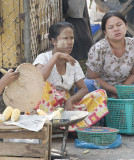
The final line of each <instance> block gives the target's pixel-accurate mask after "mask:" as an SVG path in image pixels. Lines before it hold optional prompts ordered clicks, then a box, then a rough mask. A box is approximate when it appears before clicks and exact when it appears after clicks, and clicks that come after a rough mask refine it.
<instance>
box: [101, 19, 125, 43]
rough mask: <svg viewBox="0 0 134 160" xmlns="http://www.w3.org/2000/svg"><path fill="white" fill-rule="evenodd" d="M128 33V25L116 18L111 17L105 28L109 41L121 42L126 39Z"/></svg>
mask: <svg viewBox="0 0 134 160" xmlns="http://www.w3.org/2000/svg"><path fill="white" fill-rule="evenodd" d="M126 32H127V25H126V24H125V23H124V21H123V20H122V19H120V18H118V17H116V16H113V17H110V18H109V19H108V20H107V22H106V26H105V31H104V33H105V35H106V37H107V38H108V39H109V40H112V41H119V40H122V39H124V37H125V35H126Z"/></svg>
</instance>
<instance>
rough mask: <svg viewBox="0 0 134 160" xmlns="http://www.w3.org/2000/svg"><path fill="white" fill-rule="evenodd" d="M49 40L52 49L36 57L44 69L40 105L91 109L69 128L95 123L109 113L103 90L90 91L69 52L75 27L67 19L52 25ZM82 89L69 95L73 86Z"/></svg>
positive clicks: (83, 109) (36, 60)
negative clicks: (84, 116) (42, 92)
mask: <svg viewBox="0 0 134 160" xmlns="http://www.w3.org/2000/svg"><path fill="white" fill-rule="evenodd" d="M49 39H50V41H51V42H52V44H53V49H52V50H51V51H48V52H46V53H42V54H40V55H38V56H37V58H36V59H35V61H34V63H33V64H34V65H36V66H37V68H38V69H39V70H40V71H41V72H42V75H43V78H44V81H45V85H44V94H43V97H42V100H41V101H40V103H39V104H38V106H37V108H40V109H43V110H44V111H46V112H50V111H54V110H56V108H57V107H58V106H62V105H64V106H65V110H67V111H74V110H76V111H88V112H89V115H88V116H87V118H85V120H83V121H81V122H80V123H77V124H76V125H74V126H71V127H70V128H69V130H70V131H74V130H75V128H76V127H83V126H89V125H93V124H94V123H96V122H97V121H99V120H100V119H101V118H102V117H104V116H105V115H106V114H107V113H108V109H107V105H106V100H107V95H106V93H105V91H104V90H102V89H101V90H97V91H94V92H92V93H88V89H87V87H86V85H85V83H84V80H83V79H84V77H85V76H84V73H83V71H82V69H81V67H80V65H79V63H78V61H77V60H75V59H74V58H73V57H72V56H70V53H71V51H72V49H73V44H74V28H73V25H72V24H70V23H68V22H60V23H57V24H53V25H52V26H51V27H50V29H49ZM74 84H75V85H76V86H77V87H78V89H79V91H78V92H77V93H76V94H74V95H72V96H70V95H69V91H70V89H71V88H72V86H73V85H74Z"/></svg>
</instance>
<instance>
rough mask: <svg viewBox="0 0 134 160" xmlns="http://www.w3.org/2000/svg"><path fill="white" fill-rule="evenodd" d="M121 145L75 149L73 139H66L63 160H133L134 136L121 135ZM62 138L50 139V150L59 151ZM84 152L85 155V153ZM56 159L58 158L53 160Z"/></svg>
mask: <svg viewBox="0 0 134 160" xmlns="http://www.w3.org/2000/svg"><path fill="white" fill-rule="evenodd" d="M121 137H122V144H121V146H120V147H118V148H114V149H104V150H101V149H83V148H76V147H75V138H68V139H67V143H66V150H67V156H66V157H64V158H63V157H61V158H60V157H59V158H60V159H62V160H63V159H65V160H134V135H121ZM61 143H62V137H59V138H53V139H52V148H54V149H56V150H60V149H61ZM85 152H86V153H85ZM54 159H58V158H54Z"/></svg>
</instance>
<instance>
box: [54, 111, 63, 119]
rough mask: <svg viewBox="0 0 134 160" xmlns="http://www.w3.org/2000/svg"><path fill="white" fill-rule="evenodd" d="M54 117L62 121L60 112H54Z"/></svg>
mask: <svg viewBox="0 0 134 160" xmlns="http://www.w3.org/2000/svg"><path fill="white" fill-rule="evenodd" d="M53 115H54V117H53V119H61V113H60V112H59V111H54V112H53Z"/></svg>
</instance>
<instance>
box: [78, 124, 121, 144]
mask: <svg viewBox="0 0 134 160" xmlns="http://www.w3.org/2000/svg"><path fill="white" fill-rule="evenodd" d="M76 132H77V136H78V139H79V140H80V141H85V142H88V143H93V144H95V145H98V146H108V145H110V144H112V143H113V142H114V141H115V140H116V137H117V133H118V132H119V130H118V129H113V128H108V127H80V128H77V129H76Z"/></svg>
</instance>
